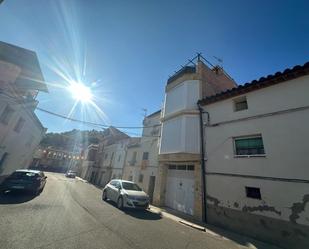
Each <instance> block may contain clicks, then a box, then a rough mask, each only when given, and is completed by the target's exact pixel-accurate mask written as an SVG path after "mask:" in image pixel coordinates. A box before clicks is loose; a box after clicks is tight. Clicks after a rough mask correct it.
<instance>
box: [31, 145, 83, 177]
mask: <svg viewBox="0 0 309 249" xmlns="http://www.w3.org/2000/svg"><path fill="white" fill-rule="evenodd" d="M83 159H84V157H83V156H82V155H81V153H80V152H76V151H75V152H72V151H66V150H62V149H57V148H53V147H51V146H50V147H47V148H43V147H40V148H38V149H37V150H36V152H35V154H34V157H33V161H32V163H31V165H30V167H31V168H32V169H38V170H44V171H53V172H59V173H64V172H67V171H68V170H73V171H76V172H77V171H78V167H79V164H81V162H82V160H83Z"/></svg>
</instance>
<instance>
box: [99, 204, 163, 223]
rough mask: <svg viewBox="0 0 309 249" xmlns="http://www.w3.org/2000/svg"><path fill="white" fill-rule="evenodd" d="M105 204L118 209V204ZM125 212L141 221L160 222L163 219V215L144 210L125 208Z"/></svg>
mask: <svg viewBox="0 0 309 249" xmlns="http://www.w3.org/2000/svg"><path fill="white" fill-rule="evenodd" d="M105 203H108V204H109V205H111V206H113V207H115V208H117V206H116V203H114V202H112V201H110V200H107V201H105ZM123 212H124V213H125V214H127V215H130V216H132V217H134V218H137V219H141V220H160V219H162V215H161V213H153V212H150V211H149V210H143V209H130V208H124V209H123Z"/></svg>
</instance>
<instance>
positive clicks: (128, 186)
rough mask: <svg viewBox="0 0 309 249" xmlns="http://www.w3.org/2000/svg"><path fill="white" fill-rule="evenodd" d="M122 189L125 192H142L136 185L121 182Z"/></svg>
mask: <svg viewBox="0 0 309 249" xmlns="http://www.w3.org/2000/svg"><path fill="white" fill-rule="evenodd" d="M122 187H123V188H124V189H126V190H133V191H142V189H141V188H140V187H139V186H138V185H137V184H135V183H132V182H122Z"/></svg>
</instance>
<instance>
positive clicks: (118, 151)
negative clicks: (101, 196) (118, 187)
mask: <svg viewBox="0 0 309 249" xmlns="http://www.w3.org/2000/svg"><path fill="white" fill-rule="evenodd" d="M129 142H130V138H127V139H124V140H120V141H117V142H116V143H114V144H111V145H108V146H105V148H104V153H103V160H102V165H101V167H100V170H101V172H100V174H99V175H100V178H99V181H98V184H99V185H102V186H105V185H106V184H107V183H108V182H109V181H110V180H111V179H121V178H122V175H123V168H124V164H125V158H126V152H127V145H128V143H129Z"/></svg>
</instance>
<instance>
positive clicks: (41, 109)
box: [36, 107, 161, 129]
mask: <svg viewBox="0 0 309 249" xmlns="http://www.w3.org/2000/svg"><path fill="white" fill-rule="evenodd" d="M36 109H37V110H39V111H42V112H45V113H48V114H50V115H54V116H57V117H59V118H64V119H68V120H70V121H73V122H80V123H84V124H89V125H94V126H99V127H103V128H109V127H111V126H112V127H114V128H117V129H144V128H153V127H158V126H161V124H157V125H152V126H114V125H105V124H99V123H93V122H88V121H83V120H79V119H75V118H70V117H67V116H64V115H61V114H58V113H55V112H51V111H48V110H45V109H43V108H40V107H37V108H36Z"/></svg>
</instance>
